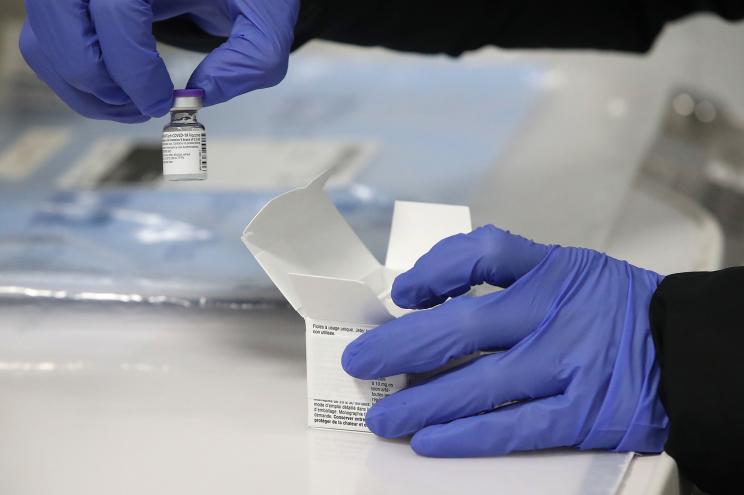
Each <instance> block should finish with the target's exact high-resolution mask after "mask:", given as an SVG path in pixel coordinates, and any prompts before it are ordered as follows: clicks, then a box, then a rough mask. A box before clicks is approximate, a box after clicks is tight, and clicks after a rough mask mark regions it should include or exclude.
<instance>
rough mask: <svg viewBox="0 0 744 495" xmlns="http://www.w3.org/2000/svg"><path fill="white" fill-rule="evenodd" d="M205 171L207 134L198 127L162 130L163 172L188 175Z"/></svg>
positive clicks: (165, 173)
mask: <svg viewBox="0 0 744 495" xmlns="http://www.w3.org/2000/svg"><path fill="white" fill-rule="evenodd" d="M206 171H207V135H206V133H205V132H204V131H203V130H202V129H199V128H195V129H188V130H184V129H179V130H174V131H165V132H163V174H164V175H189V174H200V173H204V172H206Z"/></svg>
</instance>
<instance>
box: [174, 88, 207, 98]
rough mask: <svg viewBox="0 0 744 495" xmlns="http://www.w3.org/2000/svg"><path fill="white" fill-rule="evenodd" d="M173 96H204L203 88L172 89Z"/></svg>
mask: <svg viewBox="0 0 744 495" xmlns="http://www.w3.org/2000/svg"><path fill="white" fill-rule="evenodd" d="M173 96H174V97H176V98H180V97H187V98H188V97H192V98H194V97H199V98H204V90H203V89H198V88H195V89H176V90H174V91H173Z"/></svg>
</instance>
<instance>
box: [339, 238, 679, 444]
mask: <svg viewBox="0 0 744 495" xmlns="http://www.w3.org/2000/svg"><path fill="white" fill-rule="evenodd" d="M660 280H661V276H660V275H658V274H656V273H653V272H650V271H647V270H643V269H640V268H637V267H634V266H632V265H630V264H628V263H626V262H623V261H619V260H616V259H613V258H610V257H609V256H606V255H604V254H601V253H598V252H596V251H592V250H589V249H581V248H565V247H559V246H546V245H541V244H537V243H534V242H531V241H528V240H526V239H524V238H522V237H519V236H515V235H512V234H510V233H508V232H505V231H502V230H500V229H497V228H495V227H493V226H487V227H482V228H479V229H476V230H475V231H473V232H472V233H470V234H467V235H457V236H454V237H450V238H448V239H445V240H443V241H441V242H440V243H438V244H437V245H435V246H434V247H433V248H432V249H431V251H430V252H429V253H427V254H426V255H424V256H423V257H422V258H421V259H419V260H418V262H417V263H416V264H415V266H414V267H413V268H412V269H411V270H409V271H408V272H406V273H404V274H402V275H400V276H399V277H398V278H397V279H396V281H395V283H394V285H393V291H392V297H393V300H394V301H395V302H396V303H397V304H398V305H399V306H401V307H404V308H411V309H419V310H420V311H415V312H412V313H410V314H408V315H405V316H403V317H401V318H398V319H396V320H393V321H391V322H389V323H386V324H384V325H382V326H380V327H378V328H376V329H373V330H370V331H368V332H367V333H365V334H364V335H362V336H360V337H359V338H358V339H357V340H355V341H354V342H352V343H351V344H350V345H349V346H348V347H347V349H346V350H345V352H344V355H343V358H342V366H343V367H344V369H345V370H346V371H347V372H348V373H349V374H351V375H352V376H355V377H357V378H361V379H374V378H379V377H385V376H390V375H395V374H399V373H421V372H430V371H432V370H436V369H437V368H440V367H442V366H443V365H445V364H447V363H448V362H450V361H451V360H453V359H457V358H461V357H463V356H468V355H472V354H474V353H479V352H480V353H481V354H482V355H480V357H478V358H476V359H474V360H472V361H469V362H467V363H466V364H464V365H461V366H459V367H456V368H454V369H452V370H449V371H446V372H444V373H441V374H439V375H436V376H434V377H433V378H430V379H428V380H426V381H424V382H423V383H419V384H416V385H413V386H411V387H409V388H407V389H405V390H403V391H400V392H398V393H396V394H394V395H391V396H389V397H386V398H384V399H382V400H380V401H379V402H377V403H376V404H375V405H374V406H373V407H372V408H370V410H369V412H368V414H367V424H368V426H369V428H370V430H372V431H373V432H374V433H376V434H378V435H381V436H383V437H391V438H393V437H403V436H409V435H413V438H412V446H413V448H414V450H416V451H417V452H418V453H420V454H423V455H428V456H485V455H499V454H506V453H509V452H513V451H525V450H534V449H546V448H553V447H578V448H581V449H610V450H615V451H636V452H648V453H652V452H654V453H655V452H660V451H661V450H662V449H663V445H664V441H665V439H666V437H667V434H668V428H669V424H668V423H669V421H668V418H667V415H666V413H665V411H664V409H663V407H662V405H661V403H660V401H659V398H658V387H659V368H658V364H657V362H656V356H655V349H654V344H653V341H652V338H651V333H650V328H649V318H648V308H649V304H650V300H651V297H652V295H653V293H654V291H655V290H656V287H657V286H658V284H659V282H660ZM482 283H488V284H491V285H495V286H499V287H504V290H502V291H499V292H495V293H491V294H489V295H486V296H481V297H469V296H467V295H465V293H466V292H468V291H469V289H470V288H471V287H472V286H475V285H479V284H482Z"/></svg>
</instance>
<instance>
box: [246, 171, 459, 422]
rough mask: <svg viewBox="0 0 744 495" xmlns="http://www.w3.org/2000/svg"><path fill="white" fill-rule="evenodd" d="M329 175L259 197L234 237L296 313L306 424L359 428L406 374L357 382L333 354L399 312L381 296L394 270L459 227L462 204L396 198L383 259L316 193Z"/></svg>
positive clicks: (387, 297)
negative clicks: (302, 343) (303, 359)
mask: <svg viewBox="0 0 744 495" xmlns="http://www.w3.org/2000/svg"><path fill="white" fill-rule="evenodd" d="M331 174H332V171H330V170H329V171H326V172H324V173H323V174H321V175H320V176H319V177H317V178H316V179H315V180H313V181H312V182H311V183H310V184H309V185H308V186H306V187H302V188H298V189H294V190H292V191H289V192H287V193H284V194H282V195H280V196H277V197H276V198H274V199H272V200H271V201H269V202H268V203H267V204H266V206H264V207H263V208H262V209H261V211H259V212H258V214H257V215H256V216H255V217H254V218H253V220H252V221H251V223H250V224H249V225H248V226H247V227H246V229H245V231H244V232H243V236H242V239H243V242H244V243H245V245H246V246H247V247H248V249H249V250H250V251H251V253H253V255H254V256H255V257H256V260H257V261H258V263H259V264H260V265H261V267H262V268H263V269H264V270H265V271H266V273H267V274H268V275H269V277H270V278H271V280H272V281H273V282H274V283H275V284H276V286H277V287H278V288H279V290H280V291H281V292H282V294H284V296H285V297H286V298H287V300H288V301H289V303H290V304H291V305H292V307H294V309H295V310H296V311H297V312H298V313H299V314H300V315H302V317H303V318H304V319H305V335H306V344H307V347H306V349H307V400H308V424H309V426H312V427H316V428H333V429H341V430H354V431H368V430H367V427H366V425H365V423H364V416H365V414H366V412H367V409H369V407H370V406H371V405H372V404H373V403H374V402H375V401H377V400H379V399H380V398H382V397H384V396H385V395H388V394H391V393H393V392H395V391H397V390H400V389H402V388H403V387H405V385H406V377H405V376H404V375H398V376H392V377H388V378H385V379H380V380H373V381H364V380H357V379H355V378H352V377H350V376H349V375H347V374H346V373H345V372H344V371H343V369H342V368H341V354H342V353H343V350H344V348H345V347H346V345H347V344H349V343H350V342H351V341H352V340H354V339H355V338H356V337H357V336H359V335H360V334H362V333H364V332H366V331H367V330H369V329H371V328H374V327H375V326H377V325H379V324H381V323H384V322H386V321H388V320H390V319H392V318H394V317H396V316H400V315H402V314H403V313H405V310H402V309H400V308H398V307H396V306H395V304H393V303H392V301H391V299H390V288H391V286H392V283H393V280H394V278H395V276H396V275H397V274H399V273H401V272H403V271H405V270H407V269H409V268H410V267H412V266H413V264H414V262H415V261H416V260H417V259H418V258H419V257H420V256H421V255H422V254H424V253H425V252H427V251H428V250H429V249H430V248H431V247H432V246H433V245H434V244H435V243H436V242H437V241H439V240H440V239H443V238H445V237H448V236H450V235H454V234H458V233H464V232H469V231H470V230H471V224H470V210H469V209H468V208H467V207H465V206H451V205H441V204H428V203H412V202H401V201H397V202H396V203H395V210H394V213H393V222H392V228H391V232H390V240H389V243H388V252H387V259H386V262H385V265H384V266H383V265H381V264H380V263H379V262H378V261H377V259H376V258H375V257H374V256H373V255H372V253H370V252H369V250H368V249H367V247H366V246H365V245H364V244H363V243H362V241H361V240H360V239H359V237H358V236H357V235H356V234H355V233H354V231H353V230H352V229H351V227H350V226H349V224H348V223H347V222H346V220H345V219H344V217H343V216H342V215H341V213H339V211H338V210H337V209H336V207H335V206H334V205H333V203H332V202H331V201H330V200H329V199H328V197H327V196H326V195H325V193H324V192H323V186H324V185H325V182H326V181H327V180H328V178H329V177H330V175H331Z"/></svg>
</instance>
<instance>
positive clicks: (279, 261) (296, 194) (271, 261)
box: [242, 170, 381, 316]
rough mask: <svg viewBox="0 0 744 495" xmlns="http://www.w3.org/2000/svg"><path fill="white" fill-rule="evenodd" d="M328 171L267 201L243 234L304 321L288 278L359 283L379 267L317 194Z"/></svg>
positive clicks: (319, 194) (353, 234) (328, 204)
mask: <svg viewBox="0 0 744 495" xmlns="http://www.w3.org/2000/svg"><path fill="white" fill-rule="evenodd" d="M331 174H332V170H328V171H326V172H324V173H323V174H321V175H320V176H318V177H317V178H316V179H314V180H313V181H312V182H311V183H310V184H309V185H308V186H306V187H301V188H298V189H294V190H292V191H289V192H287V193H284V194H282V195H280V196H277V197H276V198H274V199H272V200H271V201H269V202H268V203H267V204H266V205H265V206H264V207H263V208H262V209H261V211H259V212H258V214H256V216H255V217H254V218H253V220H251V223H249V224H248V226H247V227H246V228H245V231H244V232H243V236H242V239H243V243H244V244H245V245H246V247H248V249H249V250H250V251H251V253H253V255H254V256H255V258H256V260H257V261H258V263H259V264H260V265H261V267H262V268H263V269H264V270H265V271H266V273H267V274H268V275H269V277H270V278H271V280H272V281H273V282H274V284H276V286H277V287H278V288H279V290H280V291H281V292H282V294H283V295H284V297H286V298H287V300H288V301H289V303H290V304H291V305H292V306H293V307H294V308H295V310H297V311H298V312H299V313H300V314H302V315H303V316H304V311H303V310H302V307H303V305H304V301H303V300H302V298H300V297H299V295H298V294H297V293H296V292H295V289H294V287H293V285H292V283H291V282H290V280H289V274H290V273H296V274H303V275H317V276H324V277H334V278H341V279H348V280H362V279H364V278H365V277H367V276H368V275H369V274H370V273H371V272H373V271H375V270H379V269H381V266H380V263H379V262H378V261H377V259H375V257H374V256H373V255H372V253H370V252H369V250H368V249H367V247H366V246H365V245H364V244H363V243H362V241H361V239H359V237H358V236H357V235H356V233H354V231H353V230H352V229H351V227H350V226H349V224H348V223H346V220H345V219H344V217H343V216H342V215H341V213H339V211H338V210H337V209H336V207H335V206H334V205H333V203H332V202H331V201H330V199H328V197H327V196H326V195H325V193H324V192H323V186H324V185H325V182H326V181H327V180H328V177H330V175H331Z"/></svg>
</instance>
